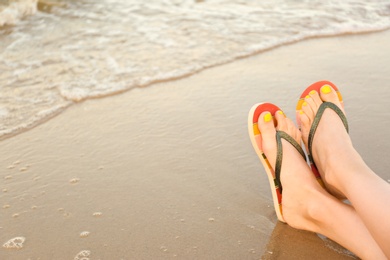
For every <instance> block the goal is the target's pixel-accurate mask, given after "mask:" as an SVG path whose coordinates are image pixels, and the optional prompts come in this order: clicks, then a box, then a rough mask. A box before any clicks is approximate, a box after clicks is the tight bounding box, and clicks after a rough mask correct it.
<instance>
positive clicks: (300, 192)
mask: <svg viewBox="0 0 390 260" xmlns="http://www.w3.org/2000/svg"><path fill="white" fill-rule="evenodd" d="M275 118H276V122H277V127H276V128H275V126H274V121H273V120H271V119H272V116H271V114H270V113H269V112H263V113H262V114H261V115H260V117H259V120H258V122H259V124H258V125H259V129H260V132H261V135H262V150H263V151H264V153H265V155H266V156H267V158H268V161H269V163H270V164H271V166H272V167H273V169H275V163H276V153H277V143H276V138H275V136H276V131H277V130H278V131H283V132H286V133H287V134H288V135H290V136H291V137H292V138H293V139H294V140H295V141H297V143H298V144H300V142H301V133H300V131H299V130H298V129H297V128H296V127H295V125H294V123H293V122H292V121H291V120H290V119H289V118H286V117H285V115H284V114H283V112H281V111H278V112H277V113H275ZM282 147H283V161H282V167H281V174H280V179H281V183H282V187H283V193H282V196H283V197H282V209H283V217H284V219H285V221H286V222H287V224H289V225H290V226H292V227H294V228H298V229H305V230H308V231H315V230H316V229H317V228H316V227H315V225H314V223H313V222H314V219H313V216H312V213H313V211H316V208H318V205H321V203H318V202H319V201H318V199H317V197H318V196H317V194H319V193H322V192H325V191H324V190H323V189H322V188H321V186H320V185H319V184H318V182H317V181H316V179H315V177H314V175H313V174H312V172H311V170H310V168H309V166H308V165H307V163H306V161H305V159H304V158H303V157H302V156H301V154H300V153H299V152H298V151H297V150H296V148H294V147H293V146H292V145H291V144H290V143H289V142H287V141H286V140H284V139H282Z"/></svg>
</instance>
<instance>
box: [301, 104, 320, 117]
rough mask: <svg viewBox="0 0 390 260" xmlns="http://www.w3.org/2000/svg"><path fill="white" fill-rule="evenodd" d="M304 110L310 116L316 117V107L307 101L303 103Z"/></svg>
mask: <svg viewBox="0 0 390 260" xmlns="http://www.w3.org/2000/svg"><path fill="white" fill-rule="evenodd" d="M302 111H303V112H304V113H305V114H306V116H307V117H308V118H314V115H315V112H317V110H316V107H313V108H312V107H311V105H310V104H309V103H307V102H306V101H305V102H303V104H302Z"/></svg>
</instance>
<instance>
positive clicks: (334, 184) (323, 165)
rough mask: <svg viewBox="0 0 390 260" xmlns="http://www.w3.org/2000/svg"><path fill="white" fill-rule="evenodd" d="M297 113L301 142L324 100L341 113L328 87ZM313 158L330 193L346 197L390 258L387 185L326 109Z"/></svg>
mask: <svg viewBox="0 0 390 260" xmlns="http://www.w3.org/2000/svg"><path fill="white" fill-rule="evenodd" d="M306 99H307V101H308V102H307V103H306V105H305V106H303V112H304V113H301V114H300V119H301V121H302V135H303V140H304V142H305V143H306V144H307V141H308V133H309V130H310V127H311V123H312V122H313V119H314V116H315V114H316V113H317V111H318V108H319V106H320V105H321V104H322V102H323V101H328V102H332V103H334V104H336V105H337V106H338V107H339V108H340V109H342V110H343V108H342V106H341V104H340V102H339V99H338V97H337V94H336V93H335V91H334V89H333V88H331V87H326V86H324V87H322V88H321V91H320V93H317V92H313V93H310V96H308V97H307V98H306ZM312 152H313V158H314V161H315V162H316V165H317V167H318V169H319V170H320V173H321V176H322V177H323V180H324V182H325V184H326V186H327V188H328V189H329V190H331V191H332V192H334V193H336V194H342V195H343V196H345V197H347V198H348V199H349V200H350V201H351V203H352V205H353V207H354V208H355V210H356V212H357V214H358V215H359V217H360V218H361V220H362V221H363V222H364V224H365V226H366V227H367V229H368V230H369V232H370V234H371V235H372V236H373V238H374V239H375V241H376V242H377V244H378V245H379V246H380V247H381V248H382V250H383V252H384V253H385V254H386V255H387V257H388V258H390V247H389V244H390V222H389V221H388V219H389V218H390V206H389V202H388V200H389V198H390V186H389V185H388V183H386V182H385V181H384V180H382V179H381V178H380V177H379V176H377V175H376V174H375V173H374V172H373V171H372V170H371V169H370V168H369V167H368V166H367V165H366V164H365V162H364V161H363V159H362V158H361V157H360V155H359V154H358V153H357V151H356V150H355V149H354V147H353V145H352V142H351V139H350V137H349V135H348V134H347V132H346V131H345V129H344V126H343V124H342V122H341V120H340V118H339V117H338V115H337V114H336V113H335V112H334V111H333V110H330V109H327V110H325V112H324V114H323V116H322V118H321V121H320V123H319V125H318V128H317V131H316V133H315V136H314V139H313V150H312Z"/></svg>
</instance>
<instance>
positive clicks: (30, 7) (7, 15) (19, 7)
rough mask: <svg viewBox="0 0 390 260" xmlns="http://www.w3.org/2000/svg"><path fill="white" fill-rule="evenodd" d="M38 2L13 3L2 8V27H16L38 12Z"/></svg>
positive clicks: (0, 9)
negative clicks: (18, 23) (22, 20)
mask: <svg viewBox="0 0 390 260" xmlns="http://www.w3.org/2000/svg"><path fill="white" fill-rule="evenodd" d="M37 1H38V0H19V1H13V2H11V3H10V4H9V5H8V6H5V7H1V6H0V27H1V26H4V25H14V24H16V23H17V22H18V21H19V20H20V19H22V18H23V17H25V16H28V15H32V14H35V13H36V12H37Z"/></svg>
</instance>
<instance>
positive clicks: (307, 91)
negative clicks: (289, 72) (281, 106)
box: [296, 80, 348, 187]
mask: <svg viewBox="0 0 390 260" xmlns="http://www.w3.org/2000/svg"><path fill="white" fill-rule="evenodd" d="M323 86H329V87H331V88H333V89H334V90H335V91H336V93H337V95H338V97H339V100H340V103H341V105H342V107H343V108H344V103H343V97H342V95H341V93H340V91H339V89H338V88H337V87H336V85H334V84H333V83H332V82H330V81H326V80H322V81H318V82H316V83H313V84H311V85H310V86H309V87H307V88H306V89H305V91H303V92H302V94H301V96H300V98H299V100H298V103H297V106H296V120H297V124H298V127H299V129H301V120H300V117H299V112H300V111H301V110H302V104H303V103H304V102H305V98H306V96H308V95H310V92H312V91H317V93H320V90H321V88H322V87H323ZM327 108H330V109H332V110H334V111H335V112H336V114H337V115H338V116H339V117H340V119H341V120H342V122H343V124H344V126H345V129H346V130H347V132H348V123H347V119H346V117H345V115H344V113H343V112H342V111H341V110H340V109H339V108H338V107H337V106H336V105H335V104H333V103H330V102H324V103H322V104H321V106H320V108H319V109H318V112H317V114H316V116H315V117H314V120H313V123H312V126H311V129H310V134H309V140H308V147H307V151H306V152H307V153H308V158H309V164H310V167H311V170H312V172H313V174H314V175H315V177H316V178H317V181H318V182H319V183H320V184H321V185H322V186H323V187H325V186H324V183H323V181H322V179H321V175H320V173H319V172H318V169H317V167H316V165H315V163H314V159H313V157H312V156H311V153H312V147H311V145H312V142H313V138H314V134H315V131H316V129H317V126H318V124H319V121H320V120H321V117H322V114H323V112H324V111H325V109H327Z"/></svg>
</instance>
